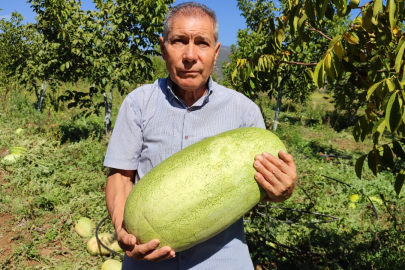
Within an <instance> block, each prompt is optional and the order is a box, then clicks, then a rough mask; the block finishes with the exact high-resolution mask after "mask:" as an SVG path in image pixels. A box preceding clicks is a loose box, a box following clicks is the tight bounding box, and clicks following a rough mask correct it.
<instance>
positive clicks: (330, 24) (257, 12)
mask: <svg viewBox="0 0 405 270" xmlns="http://www.w3.org/2000/svg"><path fill="white" fill-rule="evenodd" d="M238 6H239V8H240V9H241V11H242V15H243V16H244V17H245V18H246V24H247V26H248V29H246V30H240V31H239V34H238V47H237V50H235V51H233V54H234V55H233V56H231V60H232V61H231V64H230V65H229V66H228V70H229V69H232V71H233V73H232V75H231V78H232V82H233V85H234V87H235V88H236V89H240V90H242V92H244V93H245V94H246V95H247V96H249V97H254V96H255V95H257V93H259V92H263V91H264V92H267V93H268V95H269V96H272V95H274V94H276V97H277V106H276V114H275V117H274V122H273V130H276V129H277V122H278V116H279V113H280V108H281V99H282V97H285V98H288V99H290V100H292V101H293V102H297V103H304V102H305V101H306V100H307V98H308V96H309V95H310V94H311V93H312V92H313V91H314V90H315V89H316V87H315V86H314V84H313V81H312V74H311V69H310V68H311V66H314V65H316V63H313V62H314V61H316V59H317V58H318V57H319V55H321V54H322V53H324V52H325V51H326V50H327V49H328V40H325V39H324V38H323V37H322V36H320V35H319V34H318V33H316V32H314V31H313V30H312V31H307V32H306V33H305V35H304V36H302V35H300V36H298V35H297V36H295V35H294V34H295V32H296V29H292V28H288V27H285V25H287V24H288V21H289V17H287V16H280V17H276V16H275V13H280V11H281V9H277V8H276V7H275V4H274V3H273V2H272V1H263V0H259V1H257V2H255V3H253V2H250V1H247V0H238ZM286 6H288V3H287V2H286V1H282V2H281V7H282V8H285V7H286ZM328 16H329V17H331V18H332V17H333V13H332V14H328ZM335 19H336V20H330V21H327V22H325V23H324V28H325V29H327V32H328V34H332V35H333V34H334V33H336V32H338V31H339V30H341V29H342V28H343V27H344V26H345V25H347V22H346V20H345V19H344V18H335ZM303 23H304V19H302V20H297V21H296V24H297V27H301V28H302V27H303V25H304V24H303ZM304 26H305V25H304ZM290 32H292V33H290ZM228 74H229V72H228Z"/></svg>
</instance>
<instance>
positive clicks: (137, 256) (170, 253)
mask: <svg viewBox="0 0 405 270" xmlns="http://www.w3.org/2000/svg"><path fill="white" fill-rule="evenodd" d="M117 240H118V243H119V245H120V247H121V248H122V250H123V251H125V253H126V254H127V256H129V257H131V258H132V259H134V260H138V261H139V260H147V261H155V262H157V261H162V260H166V259H171V258H174V257H176V253H175V251H174V250H173V249H171V247H169V246H165V247H161V248H159V249H156V248H157V247H158V246H159V244H160V241H159V240H158V239H153V240H151V241H149V242H148V243H145V244H136V237H135V236H134V235H132V234H129V233H127V231H126V230H125V229H124V228H122V229H121V230H120V231H119V232H118V234H117Z"/></svg>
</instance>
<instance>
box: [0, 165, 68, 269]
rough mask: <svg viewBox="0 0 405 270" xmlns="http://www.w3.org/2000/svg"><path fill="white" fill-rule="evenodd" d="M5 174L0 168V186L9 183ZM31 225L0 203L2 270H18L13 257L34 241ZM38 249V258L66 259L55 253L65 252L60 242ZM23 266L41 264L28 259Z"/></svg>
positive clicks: (44, 225)
mask: <svg viewBox="0 0 405 270" xmlns="http://www.w3.org/2000/svg"><path fill="white" fill-rule="evenodd" d="M5 174H6V172H5V171H3V170H2V169H1V168H0V186H1V185H3V184H6V183H7V181H6V180H4V175H5ZM3 192H6V193H9V192H10V193H11V188H8V189H5V190H3ZM0 196H1V195H0ZM43 218H44V219H45V220H50V219H51V218H50V217H46V216H44V217H43ZM29 224H30V220H28V219H26V218H21V217H19V216H17V215H13V214H12V213H10V211H9V210H8V209H7V206H6V207H2V205H1V203H0V269H3V268H2V266H3V267H5V269H16V268H14V267H13V261H14V260H15V256H13V255H14V252H19V251H18V249H19V247H20V245H21V244H25V245H28V244H30V243H32V241H33V240H34V239H33V235H32V231H31V229H30V228H29ZM41 226H42V229H43V231H46V230H47V228H49V227H50V224H48V223H44V224H42V225H41ZM36 248H37V254H38V255H39V256H38V258H40V257H47V258H52V259H54V260H61V259H66V256H65V255H60V252H55V251H58V250H59V251H60V250H63V248H62V246H61V243H60V241H56V242H54V243H53V245H52V246H46V245H41V244H37V245H36ZM20 258H21V257H20ZM20 263H21V262H20ZM23 264H25V266H27V267H28V268H30V267H31V266H35V265H40V262H38V261H36V260H32V259H26V260H25V262H23ZM7 266H9V267H7ZM10 267H11V268H10Z"/></svg>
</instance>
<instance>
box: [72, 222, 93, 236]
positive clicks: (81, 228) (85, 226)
mask: <svg viewBox="0 0 405 270" xmlns="http://www.w3.org/2000/svg"><path fill="white" fill-rule="evenodd" d="M92 228H93V223H92V222H91V220H90V219H89V218H87V217H81V218H80V219H79V221H78V222H77V223H76V225H75V231H76V232H77V234H78V235H80V236H81V237H84V238H89V237H91V236H92V235H93V234H92V232H91V231H92Z"/></svg>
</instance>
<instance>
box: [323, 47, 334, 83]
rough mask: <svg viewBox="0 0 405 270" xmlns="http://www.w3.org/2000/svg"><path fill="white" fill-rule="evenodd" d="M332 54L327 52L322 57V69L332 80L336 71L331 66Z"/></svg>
mask: <svg viewBox="0 0 405 270" xmlns="http://www.w3.org/2000/svg"><path fill="white" fill-rule="evenodd" d="M332 61H333V60H332V55H331V53H327V54H326V56H325V58H324V63H325V64H324V69H325V71H326V73H327V74H328V75H329V76H330V77H331V78H332V79H333V80H334V79H336V72H335V70H334V68H333V62H332Z"/></svg>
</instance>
